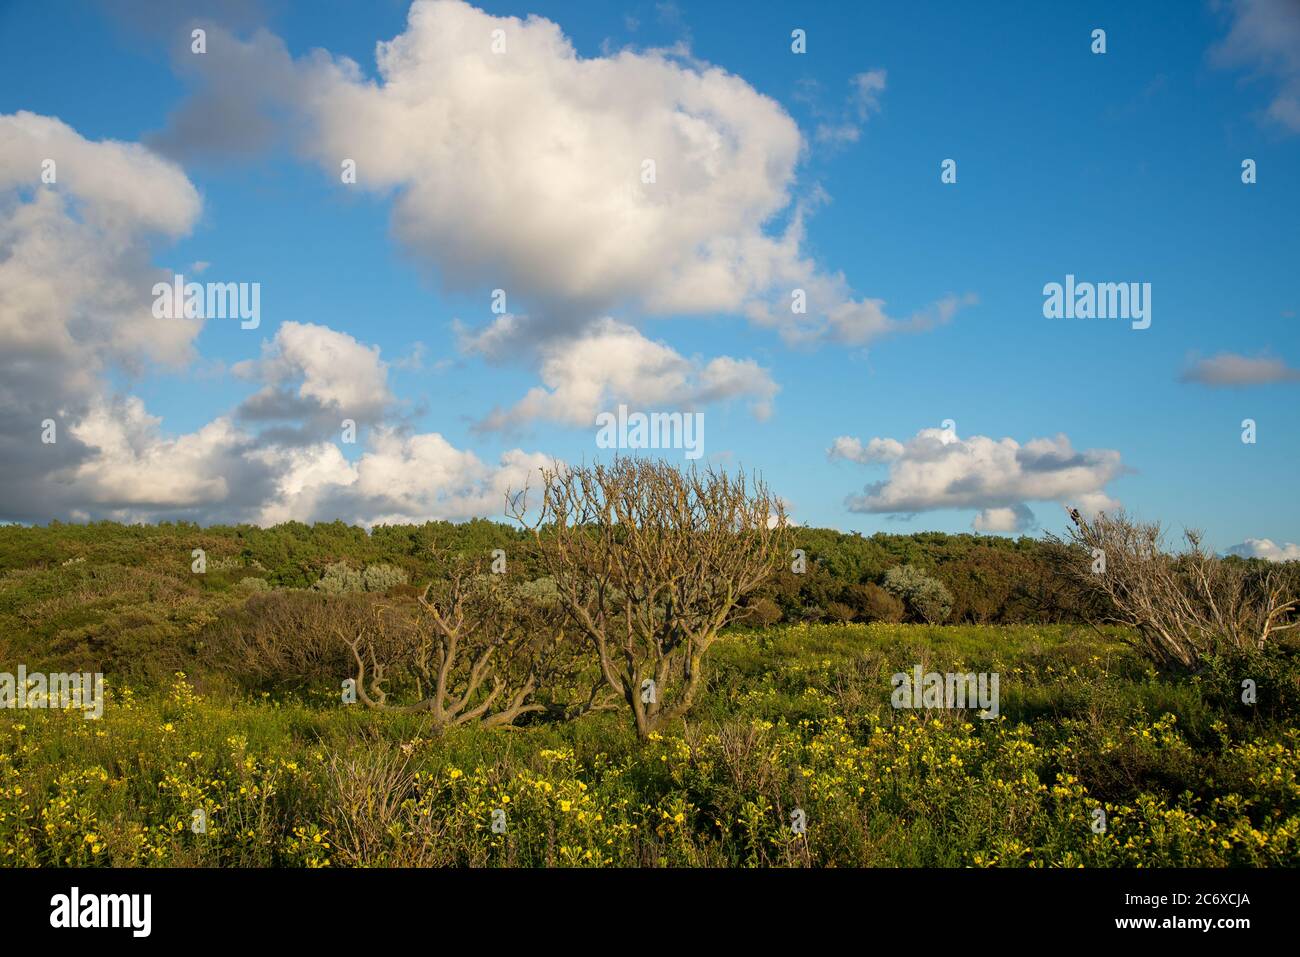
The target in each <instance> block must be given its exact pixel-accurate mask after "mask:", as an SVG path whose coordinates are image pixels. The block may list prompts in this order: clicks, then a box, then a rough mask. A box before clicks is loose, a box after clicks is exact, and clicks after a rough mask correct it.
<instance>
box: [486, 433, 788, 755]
mask: <svg viewBox="0 0 1300 957" xmlns="http://www.w3.org/2000/svg"><path fill="white" fill-rule="evenodd" d="M540 498H541V501H540V502H539V503H537V505H536V509H537V511H536V513H535V517H533V518H532V519H531V520H530V519H529V517H528V514H529V513H528V508H529V505H530V503H529V502H528V500H527V494H526V491H525V493H523V494H519V495H516V496H515V497H514V498H513V499H512V501H511V505H510V509H509V514H510V515H512V516H513V517H514V518H515V519H516V520H517V521H519V522H520V523H521V524H522V525H524V527H526V528H528V529H530V530H531V531H532V533H533V535H534V539H535V542H536V545H537V547H538V549H539V558H540V560H541V562H542V563H543V565H544V566H545V567H546V568H547V570H548V573H549V575H550V577H551V578H552V579H553V580H554V582H555V586H556V590H557V593H558V595H559V599H560V605H561V607H562V608H563V609H564V611H565V613H566V614H567V616H568V619H569V620H570V621H571V622H572V623H573V625H574V626H576V628H577V630H578V632H579V634H580V635H581V636H582V637H583V638H584V639H585V640H586V641H587V643H588V644H589V646H590V648H591V649H592V650H593V652H594V654H595V657H596V658H597V660H598V662H599V667H600V676H601V678H602V679H603V681H604V683H605V685H606V686H607V687H608V689H609V690H610V691H612V692H613V693H614V694H615V695H616V696H617V697H618V698H621V699H622V700H623V701H624V702H625V703H626V704H627V706H628V708H629V709H630V710H631V712H632V716H633V719H634V721H635V724H636V730H637V733H638V735H640V736H641V737H642V738H644V737H646V736H648V735H649V734H650V733H651V732H652V731H653V730H655V729H656V728H658V727H659V726H661V725H662V724H664V723H665V722H666V721H669V720H671V719H673V718H675V717H677V716H679V715H682V714H684V713H685V712H686V711H687V710H689V709H690V707H691V705H692V703H693V701H694V699H695V696H696V694H697V693H698V692H699V690H700V687H701V685H702V679H703V659H704V655H705V653H706V652H707V651H708V649H709V646H710V645H711V644H713V642H714V641H715V640H716V639H717V636H718V633H719V632H720V631H721V630H722V628H723V626H724V625H726V624H727V623H728V622H729V621H730V620H731V619H732V617H733V615H734V614H736V612H737V604H738V602H739V601H740V600H741V599H742V598H744V597H745V596H746V595H748V594H750V593H751V592H752V591H753V590H754V589H755V588H756V587H757V586H758V585H760V584H761V583H762V582H763V581H764V580H765V579H766V578H767V577H768V576H769V575H771V574H772V573H773V571H774V570H775V568H776V566H777V564H778V563H779V562H780V561H781V559H782V557H783V555H784V554H785V549H786V545H787V543H788V534H787V524H786V519H785V511H784V507H783V505H782V503H781V502H780V500H779V499H777V498H776V497H775V496H774V495H772V493H771V492H770V491H769V490H768V488H767V486H766V485H765V484H763V483H762V481H761V480H759V479H757V478H755V479H752V480H749V479H747V478H746V477H745V475H744V474H743V473H740V474H738V475H735V476H732V475H728V474H726V473H723V472H717V471H714V470H708V471H703V472H701V471H697V470H695V469H691V470H690V471H682V470H680V469H677V468H675V467H673V466H672V465H669V464H667V463H663V462H652V461H648V460H643V459H629V458H620V459H616V460H615V461H614V462H613V464H611V465H595V466H591V467H579V468H556V469H551V470H545V471H544V472H543V475H542V484H541V491H540ZM652 682H653V683H652Z"/></svg>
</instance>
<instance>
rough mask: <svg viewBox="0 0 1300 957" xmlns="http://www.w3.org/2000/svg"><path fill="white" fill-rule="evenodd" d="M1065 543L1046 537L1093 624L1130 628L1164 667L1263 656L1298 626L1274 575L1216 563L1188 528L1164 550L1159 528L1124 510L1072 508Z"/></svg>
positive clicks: (1242, 565)
mask: <svg viewBox="0 0 1300 957" xmlns="http://www.w3.org/2000/svg"><path fill="white" fill-rule="evenodd" d="M1070 514H1071V518H1072V519H1073V520H1074V527H1073V528H1072V529H1071V530H1070V532H1069V533H1068V536H1067V537H1066V538H1065V539H1061V538H1058V537H1056V536H1049V542H1050V543H1051V544H1052V545H1054V546H1056V547H1055V548H1054V550H1053V555H1054V557H1055V561H1056V563H1057V567H1058V569H1059V571H1060V572H1061V573H1062V574H1063V576H1065V578H1066V579H1067V580H1068V581H1070V582H1071V583H1073V584H1074V586H1075V587H1076V588H1077V589H1078V591H1079V592H1080V594H1081V597H1082V599H1083V601H1082V602H1081V607H1082V608H1083V609H1084V610H1085V612H1086V614H1087V616H1088V617H1089V618H1090V619H1092V620H1093V622H1094V623H1098V624H1101V623H1109V624H1118V625H1125V626H1128V627H1130V628H1132V629H1134V630H1135V631H1136V632H1137V634H1138V636H1139V641H1140V642H1141V646H1142V648H1143V650H1144V651H1145V652H1146V654H1147V655H1148V656H1149V657H1150V658H1151V659H1152V661H1154V662H1155V663H1156V664H1157V665H1158V666H1160V667H1162V668H1173V669H1183V670H1191V669H1195V668H1196V667H1197V666H1198V665H1199V663H1200V662H1201V659H1202V658H1203V657H1205V656H1206V655H1210V654H1218V653H1223V652H1250V651H1258V650H1260V649H1263V648H1264V647H1265V645H1266V644H1267V643H1268V642H1269V641H1270V640H1271V639H1273V638H1275V637H1276V636H1277V635H1279V634H1280V633H1282V632H1285V631H1287V630H1289V629H1291V628H1294V627H1296V625H1297V624H1300V621H1296V620H1295V615H1294V613H1295V610H1296V608H1297V605H1298V604H1300V603H1298V602H1297V601H1296V599H1295V598H1293V597H1289V596H1288V589H1287V588H1286V585H1285V583H1284V581H1283V580H1282V579H1281V578H1280V577H1279V576H1278V574H1277V572H1276V570H1274V569H1260V568H1259V567H1258V566H1256V565H1253V564H1250V563H1245V562H1238V561H1227V560H1224V559H1222V558H1219V557H1218V556H1217V555H1215V554H1214V553H1213V552H1211V551H1210V550H1209V549H1207V548H1206V547H1205V546H1204V545H1203V543H1202V536H1201V533H1200V532H1198V531H1195V530H1190V529H1189V530H1186V531H1185V532H1184V534H1183V539H1184V547H1183V549H1182V550H1181V551H1179V552H1177V553H1174V552H1169V551H1166V550H1165V547H1164V531H1163V530H1162V529H1161V527H1160V525H1159V523H1146V522H1139V521H1136V520H1134V519H1133V518H1131V517H1129V516H1128V515H1127V514H1125V513H1124V512H1123V511H1119V512H1115V513H1112V514H1099V515H1098V516H1097V517H1096V518H1092V519H1089V518H1085V517H1084V516H1083V515H1081V514H1080V513H1079V512H1078V511H1074V510H1072V511H1071V513H1070Z"/></svg>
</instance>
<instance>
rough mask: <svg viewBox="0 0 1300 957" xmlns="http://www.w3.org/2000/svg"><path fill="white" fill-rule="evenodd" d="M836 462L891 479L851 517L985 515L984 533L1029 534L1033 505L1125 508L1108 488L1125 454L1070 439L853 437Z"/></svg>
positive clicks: (851, 502)
mask: <svg viewBox="0 0 1300 957" xmlns="http://www.w3.org/2000/svg"><path fill="white" fill-rule="evenodd" d="M829 454H830V456H831V458H833V459H844V460H848V461H853V462H858V463H862V464H874V465H885V466H886V467H887V468H888V470H889V471H888V477H887V478H886V479H884V480H882V481H879V482H874V483H872V484H869V485H867V486H866V488H865V489H864V491H863V493H862V494H860V495H851V496H849V497H848V498H847V499H846V500H845V504H846V505H847V507H848V508H849V510H850V511H854V512H868V513H877V514H904V515H910V514H915V513H917V512H928V511H934V510H937V509H978V510H979V515H977V516H976V518H975V521H974V527H975V528H976V529H978V530H981V531H1022V530H1024V529H1026V528H1028V527H1030V526H1031V525H1032V524H1033V513H1032V512H1031V511H1030V509H1029V508H1028V506H1027V505H1026V504H1025V503H1026V502H1031V501H1049V502H1061V503H1069V504H1071V505H1074V506H1077V507H1078V508H1080V509H1081V510H1083V511H1084V512H1087V513H1095V512H1097V511H1100V510H1102V509H1110V508H1114V507H1116V506H1117V505H1118V503H1117V502H1115V501H1114V500H1113V499H1111V498H1110V496H1109V495H1107V494H1106V491H1105V486H1106V485H1107V484H1108V483H1109V482H1111V481H1112V480H1114V479H1115V478H1117V477H1118V476H1119V475H1120V474H1121V473H1122V471H1123V464H1122V462H1121V460H1120V454H1119V452H1116V451H1113V450H1110V449H1088V450H1086V451H1082V452H1077V451H1075V450H1074V448H1073V447H1072V446H1071V444H1070V440H1069V438H1068V437H1066V436H1065V435H1057V436H1056V437H1055V438H1040V439H1032V440H1030V441H1028V442H1026V443H1024V444H1023V445H1022V444H1021V443H1019V442H1017V441H1016V440H1015V439H1011V438H1004V439H992V438H989V437H987V436H982V435H976V436H971V437H970V438H965V439H963V438H959V437H958V436H957V435H956V433H955V432H954V431H952V430H950V429H922V430H921V431H920V432H918V433H917V434H916V435H915V436H914V437H913V438H911V439H908V440H907V441H905V442H900V441H898V440H895V439H889V438H873V439H871V440H870V441H869V442H866V443H865V444H864V443H863V442H862V441H861V440H860V439H857V438H854V437H852V436H841V437H839V438H837V439H836V440H835V442H834V444H833V445H832V447H831V449H830V453H829Z"/></svg>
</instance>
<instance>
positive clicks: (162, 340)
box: [0, 112, 202, 519]
mask: <svg viewBox="0 0 1300 957" xmlns="http://www.w3.org/2000/svg"><path fill="white" fill-rule="evenodd" d="M47 161H49V162H48V163H47ZM50 164H52V165H50ZM46 172H48V173H52V178H53V180H54V181H53V182H44V181H43V178H42V174H43V173H46ZM46 178H49V177H46ZM199 211H200V201H199V195H198V192H197V191H196V190H195V188H194V187H193V185H192V184H191V183H190V182H189V180H188V179H187V178H186V177H185V175H184V173H182V172H181V170H180V169H179V168H177V167H176V166H175V165H173V164H172V163H170V162H168V161H166V160H164V159H162V158H161V157H158V156H155V155H154V154H152V153H150V152H149V151H148V150H146V149H144V148H143V147H140V146H139V145H137V144H132V143H118V142H113V141H103V142H94V141H91V140H87V139H85V138H83V137H82V136H80V135H79V134H78V133H77V132H76V131H75V130H73V129H72V128H71V127H69V126H67V125H66V124H65V123H62V122H60V121H59V120H57V119H54V118H52V117H44V116H37V115H36V114H33V113H27V112H20V113H16V114H12V115H0V488H3V489H4V501H3V509H4V512H5V517H9V518H14V519H29V518H41V517H48V516H49V515H50V514H61V513H63V511H64V510H65V509H66V508H67V507H69V506H68V505H67V500H68V497H69V496H72V495H73V494H74V491H75V490H74V489H73V488H70V487H64V486H61V485H52V484H51V483H50V482H49V481H48V476H49V475H50V474H52V473H59V474H64V475H66V474H68V470H70V469H75V467H76V466H77V464H78V463H79V462H82V461H84V460H85V459H86V458H87V457H88V456H89V455H90V454H91V451H90V449H89V448H88V447H87V446H86V445H84V444H83V443H82V442H81V441H80V440H79V439H78V435H77V432H76V431H75V430H73V429H72V428H71V427H72V426H74V425H75V424H77V423H78V422H80V421H82V420H84V419H86V418H87V417H88V416H90V415H91V414H92V410H93V409H95V408H99V407H102V406H103V405H104V404H105V403H106V402H107V400H106V399H104V395H105V393H106V385H105V375H106V374H107V373H108V372H109V371H111V370H114V369H117V370H122V371H125V372H126V373H128V374H138V373H141V372H143V371H145V369H146V368H147V367H148V366H149V365H150V364H151V363H163V364H166V365H169V366H172V367H177V368H179V367H181V366H183V365H184V364H185V363H186V362H188V361H189V360H190V359H191V358H192V355H193V340H194V337H195V336H196V335H197V334H198V332H199V330H200V328H201V327H202V322H201V320H184V319H157V318H155V317H154V316H153V314H152V305H153V294H152V288H153V284H154V283H155V282H157V281H159V280H160V279H162V278H164V277H165V276H166V274H165V273H163V272H162V271H161V270H158V269H155V268H154V267H153V266H152V265H151V264H150V258H151V256H150V253H151V250H150V244H151V242H152V241H153V240H155V239H156V238H169V239H170V238H176V237H178V236H181V235H184V234H185V233H186V232H188V231H189V229H190V228H191V227H192V226H193V224H194V222H195V221H196V220H197V218H198V215H199ZM47 418H48V419H53V420H54V421H55V423H56V428H57V430H58V431H57V435H58V438H59V440H58V441H56V442H55V443H54V444H51V445H45V444H43V443H41V442H40V440H39V436H40V433H41V427H40V423H41V422H43V421H44V420H45V419H47ZM87 434H89V433H87Z"/></svg>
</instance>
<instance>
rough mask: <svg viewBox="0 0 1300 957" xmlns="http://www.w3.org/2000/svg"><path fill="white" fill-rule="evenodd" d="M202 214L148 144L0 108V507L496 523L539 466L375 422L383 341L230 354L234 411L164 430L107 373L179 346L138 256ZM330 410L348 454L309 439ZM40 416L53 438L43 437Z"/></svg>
mask: <svg viewBox="0 0 1300 957" xmlns="http://www.w3.org/2000/svg"><path fill="white" fill-rule="evenodd" d="M46 160H52V161H53V164H54V165H53V166H52V167H50V166H48V165H44V164H45V161H46ZM51 169H52V171H53V174H54V175H53V182H49V183H46V182H42V179H41V177H42V172H43V171H46V170H51ZM200 209H201V204H200V200H199V195H198V192H197V191H196V190H195V188H194V187H193V185H192V184H191V183H190V182H189V180H188V179H187V178H186V176H185V175H184V173H182V172H181V170H180V169H179V168H178V167H176V166H175V165H174V164H173V163H171V162H169V161H168V160H165V159H163V158H161V157H159V156H158V155H156V154H155V153H153V152H151V151H150V150H148V149H145V148H143V147H141V146H139V145H137V144H131V143H117V142H92V141H89V140H86V139H85V138H83V137H82V136H80V135H79V134H78V133H77V132H76V131H74V130H73V129H71V128H70V127H68V126H67V125H66V124H64V123H62V122H60V121H59V120H57V119H53V118H50V117H42V116H36V115H34V114H31V113H18V114H14V115H8V116H0V490H2V494H0V518H4V519H11V520H13V519H16V520H32V519H34V520H46V519H49V518H52V517H66V518H116V519H120V520H125V521H151V520H158V519H160V518H169V517H185V518H192V519H197V520H200V521H217V520H222V521H261V522H268V521H280V520H284V519H289V518H297V519H302V520H308V521H310V520H313V519H334V518H338V517H345V518H347V519H348V520H349V521H357V522H362V523H367V524H368V523H372V522H374V521H379V520H385V519H388V520H399V519H400V520H412V521H418V520H424V519H429V518H467V517H470V516H473V515H481V514H495V515H499V514H501V510H502V507H503V503H504V494H505V490H506V488H507V487H510V486H512V485H513V486H520V485H522V483H523V482H524V481H525V480H526V479H527V478H528V476H529V472H530V470H531V469H534V468H536V467H538V466H540V465H541V464H543V463H545V462H547V461H548V460H547V459H546V458H545V457H544V456H542V455H540V454H537V453H531V454H530V453H525V452H523V451H520V450H513V451H510V452H507V453H506V454H505V455H504V456H503V457H502V458H501V460H500V461H499V462H498V463H496V464H495V465H493V464H488V463H484V462H483V461H481V460H480V459H479V458H478V457H477V456H476V455H475V454H473V453H471V452H467V451H463V450H459V449H456V448H455V447H453V446H452V445H451V444H450V443H449V442H448V441H447V440H446V439H445V438H444V437H443V436H441V435H440V434H438V433H415V432H412V431H411V430H399V429H397V428H395V427H394V426H393V425H392V424H391V423H388V424H385V419H386V418H387V414H388V412H389V411H390V408H391V406H392V405H393V404H394V397H393V395H392V392H391V390H390V389H389V386H388V365H387V363H386V362H384V360H383V359H382V357H381V356H380V353H379V349H378V348H377V347H374V346H369V345H366V344H364V343H361V342H358V341H357V340H356V339H355V338H354V337H352V336H350V335H348V334H346V333H343V332H339V331H336V330H333V329H329V328H327V327H325V326H320V325H312V324H308V323H295V322H285V323H282V324H281V325H280V327H279V329H278V330H277V332H276V335H275V337H274V338H273V339H272V340H271V341H269V342H264V343H263V348H262V354H261V357H260V358H259V359H255V360H250V361H247V362H244V363H240V364H237V366H236V370H237V372H238V374H240V375H242V376H243V377H244V378H247V379H249V380H251V381H252V382H254V383H255V384H256V385H258V386H259V387H260V388H259V389H258V391H257V392H256V393H255V394H254V395H253V396H252V397H251V398H250V399H248V400H247V401H245V402H244V403H243V404H242V405H240V406H239V408H238V409H236V410H234V413H235V414H233V415H221V416H218V417H216V418H214V419H213V420H212V421H210V422H208V423H207V424H205V425H203V426H201V427H200V428H198V429H196V430H194V431H192V432H189V433H185V434H181V435H172V434H168V433H167V432H166V431H165V430H164V428H163V423H162V421H161V419H160V418H159V417H158V416H156V415H152V414H150V412H149V411H148V410H147V409H146V408H145V405H144V403H143V402H142V401H141V400H140V399H139V398H138V397H135V396H131V395H120V394H117V392H116V391H115V389H114V388H112V386H111V385H110V382H111V379H110V373H112V372H114V371H126V372H129V373H141V372H145V371H148V368H149V367H150V366H151V365H153V364H156V363H165V364H167V365H169V366H171V367H172V368H177V369H179V368H182V367H184V366H185V365H186V364H187V363H189V362H190V361H191V360H192V359H193V358H194V351H193V340H194V337H195V335H196V334H197V333H198V331H199V330H200V329H201V327H202V321H201V320H184V319H158V318H155V317H154V315H153V310H152V306H153V292H152V290H153V285H154V283H155V282H157V281H159V280H160V279H164V278H170V277H169V276H168V274H166V273H164V272H163V271H162V270H159V269H157V268H155V267H153V266H152V265H151V264H150V259H151V243H152V242H154V241H156V240H168V239H175V238H177V237H180V236H183V235H184V234H186V233H187V232H188V231H189V230H190V229H191V228H192V227H193V224H194V223H195V221H196V220H197V218H198V216H199V213H200ZM341 417H347V418H352V419H355V420H356V421H357V422H358V425H363V424H364V425H369V426H371V428H370V429H368V430H364V431H363V432H362V435H361V439H362V442H363V451H362V454H361V455H360V456H359V457H358V458H357V459H356V461H355V462H349V461H348V460H347V459H346V458H345V457H344V455H343V454H342V452H341V450H340V449H339V447H338V446H335V445H333V444H331V443H330V442H327V441H323V434H324V430H326V429H328V430H329V431H330V432H334V433H335V437H337V433H336V432H335V430H337V429H338V428H339V425H340V419H341ZM46 419H53V420H54V421H55V441H54V442H53V443H45V442H42V441H41V436H42V432H43V431H44V430H43V427H42V423H43V422H44V420H46ZM268 422H271V423H273V424H272V426H271V427H269V428H261V430H260V431H259V427H261V426H263V425H265V424H266V423H268ZM241 423H242V424H241ZM285 423H288V428H287V429H286V428H284V427H283V425H284V424H285ZM366 443H368V444H366Z"/></svg>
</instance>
